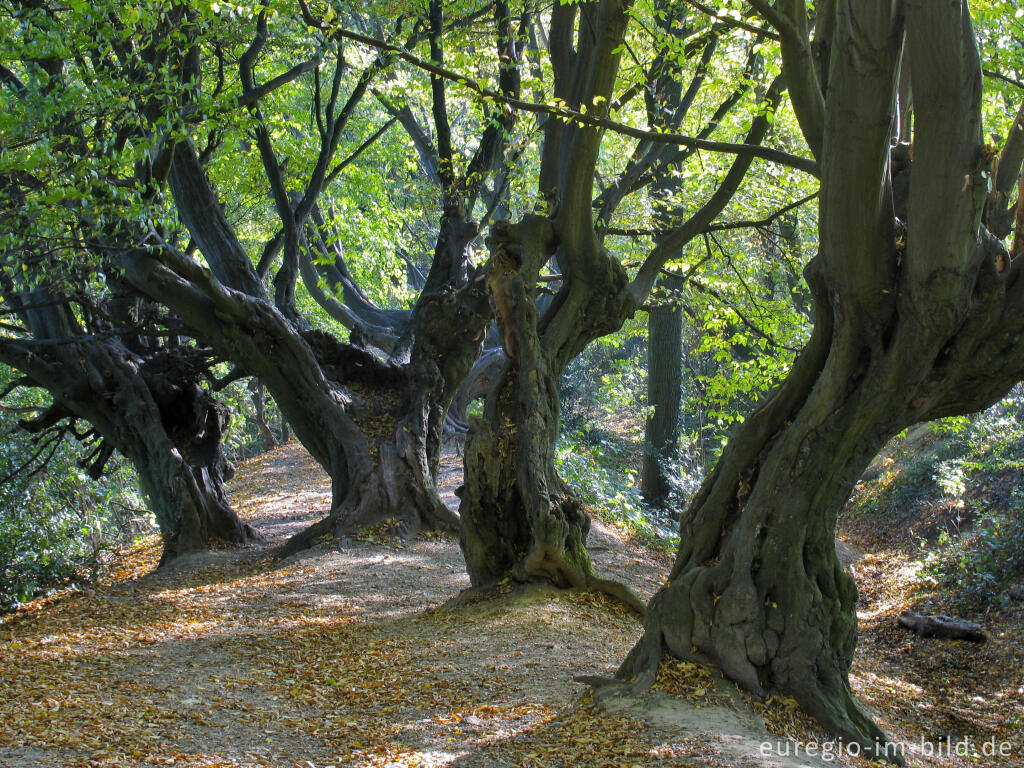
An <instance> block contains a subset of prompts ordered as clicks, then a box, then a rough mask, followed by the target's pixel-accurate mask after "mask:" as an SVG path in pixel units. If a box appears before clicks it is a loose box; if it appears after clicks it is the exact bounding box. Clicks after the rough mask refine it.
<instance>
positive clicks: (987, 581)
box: [921, 387, 1024, 606]
mask: <svg viewBox="0 0 1024 768" xmlns="http://www.w3.org/2000/svg"><path fill="white" fill-rule="evenodd" d="M949 443H950V444H949V448H948V454H950V455H949V458H946V459H945V460H942V461H938V462H937V463H936V464H935V473H934V475H933V479H934V481H935V484H936V485H937V486H938V488H939V489H941V502H943V503H945V504H947V505H949V506H950V507H952V508H954V509H956V510H957V513H956V520H957V524H956V525H954V526H951V527H950V528H948V529H946V530H943V531H941V532H940V533H939V535H938V539H937V541H936V542H935V544H934V545H933V546H930V547H929V546H924V547H923V550H924V551H923V553H922V559H921V573H922V575H923V576H924V577H926V578H931V579H934V580H935V581H936V582H937V583H938V584H939V585H941V586H943V587H945V588H947V589H949V590H950V591H951V592H952V593H953V597H954V599H955V600H957V601H958V602H962V603H971V604H975V605H982V606H984V605H986V604H988V603H989V602H991V601H993V600H997V599H1000V598H1001V597H1002V599H1004V600H1005V599H1006V598H1005V591H1006V588H1007V586H1008V585H1010V584H1012V583H1013V582H1014V581H1016V580H1018V579H1020V578H1021V577H1022V576H1024V484H1021V483H1020V482H1019V481H1018V478H1019V476H1020V470H1021V468H1022V466H1024V390H1022V389H1021V388H1020V387H1018V388H1017V389H1015V390H1014V392H1013V393H1011V395H1010V396H1009V397H1007V398H1005V399H1004V400H1003V401H1002V402H1001V403H999V404H998V405H996V406H993V407H992V408H990V409H989V410H988V411H985V412H984V413H981V414H978V415H976V416H975V417H973V418H971V419H970V420H969V422H968V424H967V425H965V426H963V427H962V428H961V429H960V430H959V431H958V432H956V433H954V435H953V437H952V438H951V439H950V440H949Z"/></svg>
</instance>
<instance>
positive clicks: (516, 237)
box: [459, 216, 643, 612]
mask: <svg viewBox="0 0 1024 768" xmlns="http://www.w3.org/2000/svg"><path fill="white" fill-rule="evenodd" d="M488 244H489V246H490V248H491V259H490V261H489V262H488V275H487V282H488V286H489V289H490V292H491V296H492V300H493V302H494V306H495V312H496V314H497V316H498V322H499V327H500V329H501V333H502V342H503V346H504V349H505V354H506V356H507V358H508V362H507V363H506V366H505V369H504V371H503V372H502V374H501V376H500V378H499V381H498V384H497V385H496V386H495V388H494V389H493V390H492V391H491V393H490V395H489V396H488V399H487V402H486V405H485V412H484V417H483V418H482V419H473V420H472V422H471V427H470V433H469V439H468V442H467V444H466V455H465V468H466V483H465V488H464V490H463V494H462V504H461V505H460V507H459V509H460V512H461V515H462V529H461V533H460V538H459V543H460V545H461V547H462V551H463V555H464V556H465V558H466V567H467V570H468V571H469V577H470V581H471V582H472V583H473V585H474V586H476V587H487V586H489V585H492V584H494V583H496V582H497V581H499V580H500V579H502V578H504V577H506V576H511V577H512V578H514V579H516V580H518V581H529V580H532V579H544V580H547V581H550V582H552V583H554V584H555V585H557V586H561V587H593V588H597V589H601V590H603V591H607V592H609V593H610V594H612V595H614V596H615V597H618V598H619V599H621V600H623V601H624V602H626V603H627V604H628V605H630V606H631V607H633V608H634V609H635V610H637V611H639V612H642V610H643V605H642V603H641V602H640V601H639V600H638V599H637V598H636V597H635V595H633V594H632V593H631V592H630V591H629V590H628V589H626V588H625V587H623V586H622V585H618V584H615V583H613V582H609V581H606V580H604V579H600V578H598V577H597V575H596V573H595V571H594V567H593V564H592V562H591V560H590V556H589V554H588V553H587V549H586V539H587V533H588V531H589V529H590V519H589V517H588V516H587V514H586V512H585V511H584V509H583V505H582V503H581V502H580V499H579V497H578V496H577V495H576V494H575V492H574V491H573V490H572V489H571V488H570V487H569V486H568V485H567V484H566V483H565V482H563V481H562V479H561V478H560V477H559V476H558V472H557V470H556V469H555V464H554V448H555V444H556V440H557V437H558V420H559V402H558V377H559V375H560V374H561V371H562V369H563V368H564V366H565V363H566V362H567V361H568V360H570V359H572V357H573V356H574V355H575V354H576V353H577V352H578V351H579V349H581V348H582V346H584V345H585V344H586V343H587V341H589V340H590V338H593V336H592V335H590V334H591V333H595V332H596V333H598V334H599V333H600V332H599V331H596V330H595V328H596V327H601V326H602V325H603V323H602V322H601V320H602V318H604V321H605V322H607V318H606V317H605V316H606V314H607V308H606V307H603V306H602V303H601V302H600V301H598V300H594V301H593V302H592V303H590V305H589V311H590V312H591V313H593V314H592V316H591V317H586V316H585V317H583V318H580V321H579V322H578V323H576V324H575V325H574V326H573V328H572V335H571V336H567V337H566V338H565V339H563V342H564V346H562V347H561V349H560V350H556V351H554V352H552V350H550V349H549V348H548V347H547V346H546V345H545V344H544V342H543V341H542V340H541V336H540V331H539V328H538V314H537V301H536V299H537V295H536V293H537V283H536V280H537V276H538V272H539V270H540V268H541V267H542V266H543V265H544V264H546V263H547V261H548V259H549V258H550V257H551V253H552V249H553V247H554V244H555V240H554V229H553V227H552V223H551V222H550V221H549V220H548V219H545V218H542V217H540V216H528V217H526V218H525V219H524V220H523V221H522V222H520V223H517V224H508V223H507V222H499V223H498V224H496V225H495V226H494V228H493V229H492V234H491V238H490V239H489V240H488ZM607 264H608V266H609V270H608V275H609V277H610V276H612V275H615V274H617V273H616V272H615V270H614V269H612V268H611V267H612V264H613V262H611V261H610V260H609V261H608V262H607ZM593 279H594V286H591V287H592V288H593V290H594V293H595V294H597V295H602V294H603V295H607V296H614V292H613V291H608V292H602V291H601V287H602V286H601V284H600V280H599V276H598V275H597V274H595V275H594V276H593ZM581 287H582V286H581ZM567 300H570V301H571V300H580V301H582V299H580V297H579V296H578V295H577V296H575V297H573V298H571V299H567ZM549 338H550V337H549Z"/></svg>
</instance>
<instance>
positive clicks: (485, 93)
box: [331, 28, 819, 176]
mask: <svg viewBox="0 0 1024 768" xmlns="http://www.w3.org/2000/svg"><path fill="white" fill-rule="evenodd" d="M331 31H332V33H333V34H335V35H338V36H339V37H344V38H346V39H348V40H353V41H355V42H358V43H362V44H363V45H368V46H370V47H373V48H377V49H379V50H382V51H388V52H390V53H393V54H395V55H396V56H397V57H398V58H400V59H402V60H403V61H406V62H408V63H410V64H412V65H413V66H415V67H418V68H420V69H423V70H424V71H426V72H428V73H431V74H434V75H437V76H438V77H442V78H444V79H446V80H450V81H452V82H455V83H457V84H459V85H461V86H462V87H464V88H466V89H467V90H469V91H471V92H473V93H475V94H477V96H479V97H480V98H481V99H483V100H484V101H496V102H500V103H502V104H505V105H507V106H508V107H511V108H514V109H520V110H522V111H524V112H530V113H533V114H543V115H548V116H551V117H557V118H561V119H562V120H565V121H567V122H570V123H572V122H575V123H578V124H581V125H587V126H591V127H594V128H603V129H605V130H609V131H612V132H614V133H620V134H623V135H625V136H632V137H633V138H635V139H644V140H648V141H655V142H663V143H666V144H675V145H678V146H683V147H692V148H693V149H703V150H707V151H709V152H721V153H724V154H732V155H741V156H747V157H759V158H761V159H763V160H768V161H770V162H773V163H777V164H779V165H784V166H787V167H789V168H795V169H796V170H799V171H803V172H804V173H808V174H810V175H811V176H817V175H818V173H819V171H818V164H817V162H816V161H815V160H813V159H811V158H807V157H801V156H799V155H793V154H790V153H789V152H784V151H782V150H777V149H771V148H769V147H763V146H760V145H754V144H742V143H741V144H736V143H731V142H726V141H708V140H703V139H696V138H693V137H691V136H685V135H682V134H675V133H663V132H660V131H649V130H644V129H642V128H634V127H633V126H630V125H626V124H624V123H619V122H616V121H614V120H611V119H608V118H605V117H598V116H596V115H591V114H588V113H585V112H579V111H576V110H573V109H569V108H567V107H564V106H557V105H555V106H552V105H550V104H538V103H534V102H531V101H524V100H523V99H518V98H510V97H507V96H505V95H503V94H501V93H498V92H496V91H494V90H492V89H490V88H485V87H484V86H482V85H481V84H480V83H478V82H477V81H476V80H473V79H472V78H470V77H467V76H465V75H461V74H459V73H457V72H454V71H452V70H450V69H445V68H444V67H438V66H435V65H434V64H432V63H430V62H429V61H425V60H423V59H421V58H419V57H418V56H415V55H414V54H412V53H409V51H407V50H406V49H405V48H402V47H401V46H398V45H394V44H393V43H388V42H386V41H384V40H379V39H377V38H373V37H369V36H367V35H363V34H360V33H358V32H352V31H350V30H347V29H340V28H337V29H333V30H331Z"/></svg>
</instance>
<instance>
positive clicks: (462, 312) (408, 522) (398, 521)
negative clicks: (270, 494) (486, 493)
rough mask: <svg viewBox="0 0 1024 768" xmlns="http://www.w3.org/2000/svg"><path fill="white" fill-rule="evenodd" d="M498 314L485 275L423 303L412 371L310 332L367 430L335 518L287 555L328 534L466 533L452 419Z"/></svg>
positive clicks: (354, 448) (295, 542) (353, 451)
mask: <svg viewBox="0 0 1024 768" xmlns="http://www.w3.org/2000/svg"><path fill="white" fill-rule="evenodd" d="M467 242H468V241H467ZM464 246H465V243H464ZM490 316H491V314H490V308H489V306H488V304H487V293H486V289H485V285H484V281H483V277H482V276H481V275H475V276H473V277H471V278H470V279H469V280H468V282H466V283H465V284H464V285H463V287H462V288H461V289H459V290H454V289H453V288H452V286H451V285H450V284H447V285H442V286H441V287H439V288H438V289H436V290H434V291H432V292H430V293H429V294H424V296H422V297H421V299H420V301H419V302H418V304H417V308H416V312H415V313H414V314H413V318H412V325H413V327H414V330H413V331H412V332H411V334H410V335H411V338H412V348H411V351H410V353H409V360H408V362H406V363H404V364H401V365H398V364H393V363H381V362H380V361H379V360H377V359H376V358H375V357H374V356H373V355H371V354H370V353H368V352H365V351H363V350H361V349H359V348H357V347H353V346H351V345H346V344H340V343H339V342H337V341H336V340H334V339H333V338H332V337H330V336H328V335H326V334H322V333H316V332H310V333H306V334H304V338H305V340H306V342H307V343H308V344H309V345H310V347H311V349H312V351H313V353H314V356H315V357H316V359H317V363H318V366H319V368H320V370H321V371H322V372H323V374H324V375H325V376H326V377H327V378H328V380H330V381H333V382H338V383H339V384H341V385H343V386H344V388H345V391H346V393H347V396H348V398H349V402H348V403H347V407H346V409H347V413H348V417H349V418H350V419H351V420H352V421H353V423H354V424H355V425H357V426H358V428H359V430H360V431H359V435H358V438H357V439H356V438H352V439H349V440H348V441H347V443H346V446H345V450H346V456H347V459H348V466H349V467H352V468H353V470H352V471H350V474H349V482H348V483H346V484H345V485H343V486H342V485H340V484H337V483H336V484H335V488H336V493H335V497H334V500H333V504H332V510H331V514H330V515H329V516H328V517H327V518H326V519H324V520H322V521H320V522H319V523H317V524H316V525H314V526H312V527H310V528H308V529H307V530H305V531H302V532H301V533H299V534H297V535H296V536H294V537H293V538H292V539H291V540H289V542H288V543H287V544H286V545H285V548H284V549H283V550H282V555H288V554H291V553H293V552H297V551H299V550H300V549H303V548H305V547H308V546H309V545H310V544H312V543H313V542H314V541H315V540H316V539H317V538H318V537H320V536H322V535H323V534H324V533H328V532H330V533H332V534H333V535H334V536H335V537H338V538H340V537H343V536H345V535H348V534H349V533H351V532H352V531H354V530H357V529H359V528H363V527H367V526H372V525H375V524H377V523H381V522H389V524H390V525H391V526H392V527H393V529H394V531H395V532H396V533H397V534H399V535H402V536H403V537H409V536H413V535H415V534H416V533H417V532H418V531H419V530H420V529H421V528H424V527H427V528H431V529H440V530H448V531H455V530H458V528H459V519H458V517H457V516H456V515H455V514H454V513H453V512H452V511H451V510H449V509H448V508H447V507H446V506H445V505H444V503H443V502H442V501H441V499H440V496H439V495H438V493H437V487H436V484H435V478H436V474H437V468H438V464H439V461H440V453H441V442H442V438H443V427H444V417H445V413H446V411H447V410H448V406H449V404H450V403H451V400H452V397H453V396H454V394H455V391H456V390H457V388H458V386H459V384H461V382H462V381H463V379H465V377H466V375H467V374H468V373H469V371H470V369H471V368H472V366H473V363H474V361H475V359H476V357H477V356H478V355H479V351H480V347H481V344H482V341H483V334H484V328H485V327H486V324H487V322H488V321H489V319H490ZM339 490H340V492H338V491H339Z"/></svg>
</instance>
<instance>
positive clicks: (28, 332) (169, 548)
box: [0, 6, 257, 562]
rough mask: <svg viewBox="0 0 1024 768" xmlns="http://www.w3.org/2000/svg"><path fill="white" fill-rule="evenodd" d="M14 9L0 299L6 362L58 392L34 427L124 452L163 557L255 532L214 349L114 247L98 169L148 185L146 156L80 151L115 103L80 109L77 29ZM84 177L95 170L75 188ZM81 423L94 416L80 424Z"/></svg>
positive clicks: (113, 178) (117, 229)
mask: <svg viewBox="0 0 1024 768" xmlns="http://www.w3.org/2000/svg"><path fill="white" fill-rule="evenodd" d="M14 15H15V16H16V17H17V20H18V21H19V25H18V26H17V27H16V29H17V30H19V32H18V33H15V34H14V38H15V39H13V40H12V41H10V42H11V45H10V46H9V47H8V48H7V50H8V51H9V52H10V54H11V56H12V57H13V59H14V63H12V66H14V67H15V69H11V68H8V67H7V66H5V67H4V68H3V70H2V74H3V84H4V89H3V93H2V96H0V99H2V103H3V104H4V105H5V107H6V108H5V109H4V110H3V111H4V115H5V118H4V119H5V120H6V121H7V122H8V124H9V125H8V127H9V128H11V130H10V131H5V136H7V137H9V139H10V141H11V143H12V145H13V149H12V151H11V153H10V155H9V156H8V157H7V158H6V163H5V167H4V168H3V169H2V171H0V221H2V232H3V238H4V246H3V251H2V252H3V256H2V258H0V296H2V298H3V300H4V307H3V309H4V311H5V313H6V314H7V315H8V316H9V317H10V318H11V321H12V322H8V323H5V324H4V326H3V329H4V330H3V335H2V337H0V360H3V361H4V362H5V363H6V364H8V365H10V366H12V367H14V368H17V369H18V370H19V371H20V372H22V373H23V374H24V377H23V378H22V379H19V380H18V381H17V382H15V383H16V384H18V385H21V386H29V387H40V388H44V389H46V390H47V392H48V393H49V394H50V397H51V398H52V403H51V405H50V406H49V407H48V408H45V409H41V410H40V411H39V412H38V413H37V414H36V415H35V416H34V417H33V418H30V419H26V420H24V421H23V422H22V426H23V427H24V428H25V429H26V430H28V431H30V432H33V433H37V434H38V433H42V432H49V431H57V432H58V433H59V434H70V435H74V436H76V437H78V438H80V439H82V440H85V441H87V442H89V443H91V444H92V445H93V447H92V449H91V452H90V453H89V455H88V456H87V459H86V460H87V462H88V465H89V472H90V474H91V475H92V476H93V477H94V478H98V477H99V476H100V474H102V473H103V471H104V469H105V467H106V464H107V462H108V460H109V459H110V457H111V455H112V454H113V452H114V451H115V450H117V451H119V452H120V453H122V454H123V455H124V456H126V457H127V458H128V459H129V460H130V461H131V462H132V463H133V465H134V466H135V469H136V473H137V476H138V478H139V481H140V484H141V485H142V489H143V491H144V492H145V494H146V496H147V497H148V499H149V503H150V505H151V508H152V511H153V512H154V514H155V516H156V519H157V522H158V524H159V526H160V531H161V533H162V535H163V538H164V552H163V557H162V560H161V562H168V561H170V560H171V559H173V558H175V557H177V556H179V555H182V554H185V553H188V552H192V551H196V550H200V549H204V548H206V547H207V546H208V545H209V544H210V543H211V542H213V541H218V540H219V541H224V542H230V543H233V544H242V543H246V542H249V541H252V540H253V539H255V538H257V536H256V534H255V532H254V531H253V530H252V529H251V528H249V526H247V525H245V524H243V523H242V522H241V521H240V520H239V519H238V517H237V515H236V514H235V512H234V511H233V510H232V509H231V507H230V506H229V504H228V501H227V498H226V495H225V492H224V488H223V485H222V482H221V468H222V456H221V446H220V443H221V436H222V431H223V428H224V426H225V424H226V412H225V411H224V409H223V408H222V407H221V406H220V405H219V404H217V403H216V402H215V401H214V399H213V398H212V396H211V395H210V394H209V392H208V391H207V390H206V389H204V388H203V387H202V386H201V382H202V381H203V379H204V378H206V379H209V378H211V375H210V373H209V368H210V366H211V364H212V360H211V355H209V353H208V350H204V349H201V348H196V347H195V346H193V345H191V344H190V343H189V341H188V340H187V339H186V338H184V336H183V335H182V334H181V329H180V328H174V329H170V330H169V329H168V322H167V320H168V319H167V318H166V317H160V313H159V311H158V309H157V308H156V307H154V306H153V305H152V304H151V303H150V302H146V301H143V300H141V299H140V298H139V297H138V296H137V295H133V294H131V293H130V292H129V291H126V289H125V286H124V285H123V283H122V281H121V280H120V277H119V275H118V273H117V270H116V269H115V268H114V266H113V262H112V259H111V258H110V255H109V253H108V252H107V248H108V246H110V245H113V246H115V247H116V246H117V245H119V244H120V243H123V242H124V241H125V233H124V230H123V229H122V227H123V225H124V223H125V222H124V221H123V220H122V219H121V218H120V216H119V215H117V214H115V215H113V216H111V213H112V211H118V213H120V206H121V205H122V203H123V201H122V200H119V199H118V197H117V194H116V193H114V194H104V193H103V192H102V191H101V190H100V189H99V186H100V184H99V182H98V180H99V179H100V178H103V179H104V181H106V182H108V183H111V184H112V185H120V184H124V183H125V182H126V181H128V180H131V181H130V182H129V183H137V184H138V188H139V189H143V190H144V189H146V179H145V178H144V177H143V175H142V174H143V172H144V171H145V170H146V169H147V166H145V165H142V164H139V165H137V166H136V167H134V168H133V166H132V163H131V161H130V160H128V161H126V160H125V158H123V157H121V156H119V155H118V154H117V153H112V154H111V156H108V157H106V158H104V162H102V163H97V164H95V165H93V166H92V167H91V168H90V167H89V164H88V163H89V160H90V159H91V158H89V157H88V156H83V155H82V154H81V148H82V147H83V145H86V144H87V142H88V137H87V132H88V130H89V128H90V127H91V128H94V129H95V130H96V131H97V132H103V131H104V130H105V128H106V127H107V125H106V123H105V118H106V117H107V114H108V113H104V112H103V111H102V109H101V110H100V111H99V112H98V113H97V114H96V115H94V116H93V118H92V121H91V123H92V125H91V126H90V125H89V124H88V123H87V122H84V121H82V120H80V119H78V118H79V115H78V114H77V113H76V111H75V110H76V109H77V108H78V107H79V106H80V104H78V103H77V96H78V89H79V88H81V87H84V83H83V81H82V80H81V79H79V78H76V76H81V75H82V72H80V71H79V72H74V71H71V70H73V67H70V66H68V64H67V62H66V60H65V58H64V56H63V52H64V51H63V49H64V46H66V45H67V44H68V41H69V38H70V39H75V37H74V36H73V35H71V34H70V33H69V34H66V35H61V36H53V35H51V34H47V32H52V25H51V23H50V20H48V19H47V18H46V13H45V9H38V8H35V7H22V6H16V8H15V11H14ZM83 31H84V30H76V33H79V32H83ZM37 32H38V33H40V34H39V36H38V37H36V33H37ZM94 64H97V66H98V67H99V68H100V69H102V65H99V64H98V63H97V62H96V61H94ZM16 69H17V70H20V71H16ZM127 79H128V80H132V79H133V76H132V74H131V73H129V74H128V75H127ZM116 82H117V81H112V80H111V79H107V80H97V81H96V82H95V87H96V88H97V90H102V89H103V88H105V87H113V86H116ZM142 89H143V90H145V85H143V86H142ZM97 106H99V105H97ZM90 170H91V171H92V173H89V171H90ZM101 174H102V176H101ZM78 176H80V177H81V178H83V179H84V180H85V181H84V184H83V186H79V187H77V188H76V182H77V181H78V179H76V177H78ZM115 188H116V187H115ZM90 194H91V195H94V196H95V197H96V198H97V200H96V204H95V205H92V206H90V205H89V204H87V203H86V202H85V199H86V196H87V195H90ZM145 197H146V196H145V195H143V198H144V199H145ZM147 322H148V323H149V327H145V328H144V327H143V326H144V325H145V324H147ZM170 325H174V323H173V322H171V323H170ZM158 326H162V328H159V327H158ZM79 421H85V422H87V423H88V424H89V427H87V428H86V429H85V430H84V431H81V432H80V431H78V428H77V423H78V422H79Z"/></svg>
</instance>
